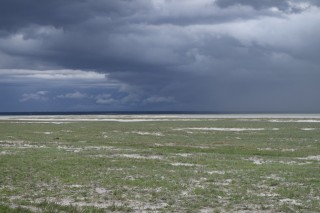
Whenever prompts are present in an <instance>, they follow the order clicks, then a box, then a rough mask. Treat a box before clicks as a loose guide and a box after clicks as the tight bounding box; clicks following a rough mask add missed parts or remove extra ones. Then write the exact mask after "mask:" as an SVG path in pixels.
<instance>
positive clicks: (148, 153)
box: [0, 117, 320, 213]
mask: <svg viewBox="0 0 320 213" xmlns="http://www.w3.org/2000/svg"><path fill="white" fill-rule="evenodd" d="M56 119H58V120H54V121H52V120H50V121H47V120H45V122H44V120H33V121H32V122H31V121H28V120H27V121H26V120H19V118H16V119H12V120H4V119H2V120H0V132H1V134H0V171H1V172H0V212H8V213H11V212H12V213H15V212H143V211H144V212H237V211H239V212H241V211H242V212H257V211H260V212H319V211H320V197H319V195H320V181H319V180H320V141H319V140H320V119H319V122H307V120H306V122H294V121H295V120H294V119H281V120H280V119H279V120H278V121H276V122H275V121H274V119H273V120H271V119H268V118H261V119H237V118H228V119H224V118H220V119H207V118H202V119H183V118H181V119H174V120H173V119H172V120H170V119H163V118H157V120H155V119H150V120H149V121H145V120H147V119H148V118H145V117H144V121H143V122H117V121H116V120H115V121H79V120H74V121H72V119H70V120H67V121H65V120H62V119H64V118H63V117H61V118H58V117H57V118H56ZM59 119H60V120H59ZM121 119H123V118H121ZM125 119H129V120H130V118H125ZM300 120H301V119H300ZM283 121H286V122H283ZM210 128H211V129H210Z"/></svg>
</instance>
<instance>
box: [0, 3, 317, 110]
mask: <svg viewBox="0 0 320 213" xmlns="http://www.w3.org/2000/svg"><path fill="white" fill-rule="evenodd" d="M319 80H320V1H319V0H281V1H280V0H67V1H66V0H55V1H52V0H23V1H22V0H2V1H1V6H0V99H1V102H0V112H13V111H122V110H125V111H135V110H150V111H156V110H160V111H166V110H183V111H202V110H204V111H222V112H223V111H227V112H232V111H236V112H241V111H243V112H260V111H261V112H307V113H309V112H317V113H319V112H320V83H319Z"/></svg>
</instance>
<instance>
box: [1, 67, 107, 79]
mask: <svg viewBox="0 0 320 213" xmlns="http://www.w3.org/2000/svg"><path fill="white" fill-rule="evenodd" d="M106 76H107V74H105V73H98V72H93V71H83V70H67V69H64V70H22V69H0V77H3V78H4V77H7V78H24V79H25V78H29V79H45V80H102V79H106Z"/></svg>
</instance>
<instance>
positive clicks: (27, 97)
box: [20, 91, 48, 102]
mask: <svg viewBox="0 0 320 213" xmlns="http://www.w3.org/2000/svg"><path fill="white" fill-rule="evenodd" d="M47 94H48V91H38V92H36V93H25V94H23V95H22V98H21V99H20V102H26V101H46V100H48V97H47Z"/></svg>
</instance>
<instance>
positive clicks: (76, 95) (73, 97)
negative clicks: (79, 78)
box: [57, 91, 89, 99]
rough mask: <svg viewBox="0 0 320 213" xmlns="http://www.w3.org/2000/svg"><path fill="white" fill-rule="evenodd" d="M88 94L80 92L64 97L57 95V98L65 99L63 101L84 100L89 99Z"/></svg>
mask: <svg viewBox="0 0 320 213" xmlns="http://www.w3.org/2000/svg"><path fill="white" fill-rule="evenodd" d="M88 97H89V96H88V94H86V93H81V92H79V91H76V92H73V93H67V94H64V95H57V98H63V99H83V98H88Z"/></svg>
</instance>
